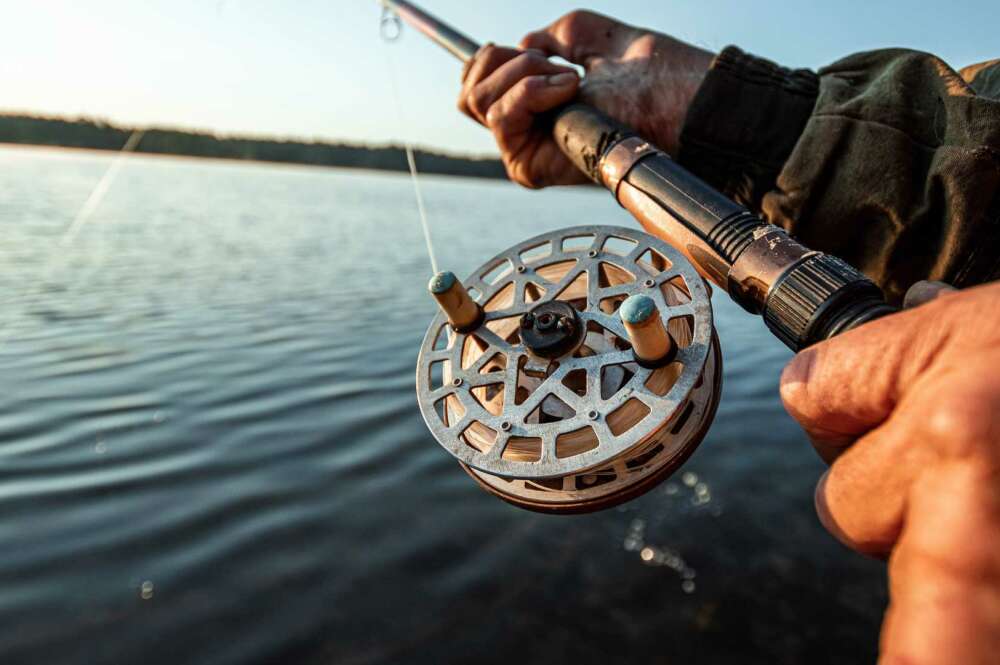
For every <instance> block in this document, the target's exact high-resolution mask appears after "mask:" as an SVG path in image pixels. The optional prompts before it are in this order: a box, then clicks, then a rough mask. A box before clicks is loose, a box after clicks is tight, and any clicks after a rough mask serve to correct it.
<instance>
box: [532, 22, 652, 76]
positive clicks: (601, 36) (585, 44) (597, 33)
mask: <svg viewBox="0 0 1000 665" xmlns="http://www.w3.org/2000/svg"><path fill="white" fill-rule="evenodd" d="M632 33H633V29H632V28H631V27H630V26H628V25H626V24H624V23H620V22H618V21H616V20H614V19H612V18H608V17H607V16H604V15H602V14H597V13H595V12H588V11H584V10H577V11H574V12H570V13H569V14H566V15H565V16H563V17H562V18H560V19H559V20H557V21H556V22H555V23H553V24H552V25H550V26H548V27H547V28H544V29H542V30H538V31H536V32H532V33H529V34H527V35H526V36H525V37H524V39H522V40H521V44H520V46H521V48H522V49H538V50H539V51H542V52H543V53H545V55H547V56H553V55H557V56H559V57H560V58H564V59H566V60H568V61H570V62H573V63H576V64H579V65H584V66H587V62H588V61H589V60H590V59H591V58H594V57H598V56H611V55H618V54H619V51H620V50H621V49H622V44H623V43H624V42H625V41H626V40H627V38H628V37H629V36H631V35H632Z"/></svg>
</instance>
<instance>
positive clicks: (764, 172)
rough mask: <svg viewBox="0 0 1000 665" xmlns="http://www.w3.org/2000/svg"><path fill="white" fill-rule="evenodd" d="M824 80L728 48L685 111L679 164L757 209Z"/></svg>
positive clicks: (804, 70)
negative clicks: (685, 116) (820, 81)
mask: <svg viewBox="0 0 1000 665" xmlns="http://www.w3.org/2000/svg"><path fill="white" fill-rule="evenodd" d="M818 93H819V77H818V76H817V75H816V74H815V73H814V72H812V71H809V70H806V69H795V70H792V69H787V68H785V67H780V66H778V65H776V64H775V63H773V62H770V61H769V60H764V59H762V58H757V57H755V56H752V55H749V54H747V53H744V52H743V51H741V50H740V49H738V48H736V47H735V46H728V47H726V48H725V49H724V50H723V51H722V52H721V53H719V55H717V56H716V57H715V60H714V61H713V62H712V66H711V68H710V69H709V71H708V73H707V74H706V76H705V80H704V81H703V82H702V84H701V86H700V87H699V88H698V92H697V94H696V95H695V98H694V100H693V101H692V103H691V106H690V108H689V109H688V113H687V118H686V119H685V121H684V127H683V129H682V131H681V140H680V143H681V147H680V153H679V155H678V161H679V162H680V163H681V164H682V165H683V166H685V167H686V168H688V169H690V170H691V171H693V172H694V173H695V174H697V175H698V176H699V177H701V178H702V179H704V180H706V181H707V182H709V183H710V184H712V185H713V186H715V187H716V188H718V189H720V190H722V191H723V192H725V193H726V194H727V195H728V196H730V197H732V198H734V199H736V200H737V201H739V202H740V203H742V204H744V205H747V206H749V207H750V208H751V209H753V210H759V209H760V202H761V199H762V198H763V196H764V194H766V193H767V192H768V191H770V190H771V189H773V188H774V186H775V181H776V180H777V177H778V173H779V172H780V171H781V167H782V166H783V165H784V163H785V161H786V160H787V159H788V156H789V155H790V154H791V152H792V149H793V148H794V147H795V143H796V142H797V141H798V139H799V136H800V135H801V134H802V131H803V128H804V127H805V125H806V122H807V121H808V119H809V116H810V115H811V114H812V111H813V107H814V106H815V104H816V97H817V95H818Z"/></svg>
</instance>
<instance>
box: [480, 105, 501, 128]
mask: <svg viewBox="0 0 1000 665" xmlns="http://www.w3.org/2000/svg"><path fill="white" fill-rule="evenodd" d="M484 117H485V118H486V125H487V126H488V127H489V128H490V129H492V130H494V131H497V132H500V133H503V131H504V128H505V125H506V115H505V114H504V112H503V109H502V108H500V105H499V104H494V105H493V106H491V107H490V108H489V109H488V110H487V111H486V114H485V116H484Z"/></svg>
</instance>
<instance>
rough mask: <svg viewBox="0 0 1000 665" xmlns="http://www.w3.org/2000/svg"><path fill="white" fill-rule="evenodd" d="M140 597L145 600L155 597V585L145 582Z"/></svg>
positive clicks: (140, 589)
mask: <svg viewBox="0 0 1000 665" xmlns="http://www.w3.org/2000/svg"><path fill="white" fill-rule="evenodd" d="M139 595H140V596H141V597H142V599H143V600H149V599H151V598H152V597H153V583H152V582H150V581H149V580H146V581H145V582H143V583H142V586H141V587H139Z"/></svg>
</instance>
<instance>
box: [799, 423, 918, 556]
mask: <svg viewBox="0 0 1000 665" xmlns="http://www.w3.org/2000/svg"><path fill="white" fill-rule="evenodd" d="M907 429H908V428H907V427H906V426H905V425H904V424H901V423H899V422H891V423H886V424H885V425H883V426H882V427H880V428H878V429H876V430H874V431H873V432H870V433H869V434H867V435H865V436H864V437H862V438H861V439H859V440H858V441H857V442H856V443H855V444H854V445H853V446H851V447H850V448H848V449H846V450H844V451H842V454H840V455H839V457H837V459H836V461H834V462H833V464H832V466H831V467H830V468H829V469H828V470H827V472H826V473H825V474H823V476H822V477H821V478H820V480H819V482H818V483H817V484H816V494H815V502H816V514H817V516H818V517H819V521H820V522H821V523H822V524H823V526H824V527H826V530H827V531H829V532H830V533H831V534H832V535H833V536H834V537H835V538H836V539H837V540H839V541H840V542H842V543H843V544H845V545H847V546H848V547H850V548H851V549H853V550H855V551H857V552H862V553H864V554H868V555H871V556H878V557H882V556H886V555H888V553H889V552H890V551H891V549H892V546H893V544H894V543H895V542H896V539H897V538H898V536H899V531H900V528H901V526H902V517H903V508H904V502H905V497H906V493H907V489H908V487H909V485H910V482H911V481H912V476H913V472H914V470H915V469H916V468H917V461H916V460H914V459H912V458H913V457H915V456H918V455H926V454H927V452H926V448H925V447H923V446H917V445H911V446H909V447H907V446H906V445H905V444H906V443H910V444H913V443H914V442H912V441H910V440H908V434H909V432H908V431H907Z"/></svg>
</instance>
